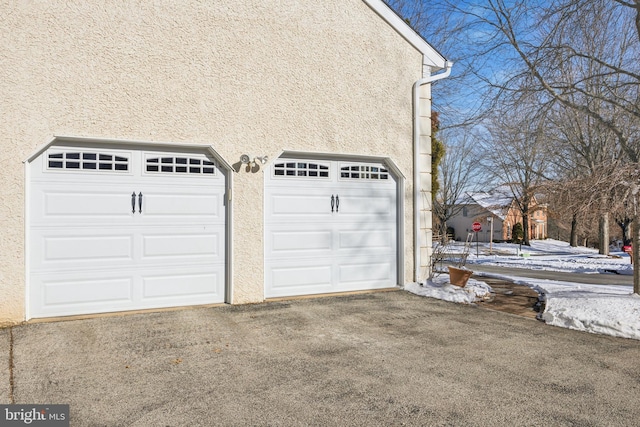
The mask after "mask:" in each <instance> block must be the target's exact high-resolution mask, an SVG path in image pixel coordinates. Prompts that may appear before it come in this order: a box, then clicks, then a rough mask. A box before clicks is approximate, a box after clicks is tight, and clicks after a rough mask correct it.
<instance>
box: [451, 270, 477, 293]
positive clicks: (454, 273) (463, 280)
mask: <svg viewBox="0 0 640 427" xmlns="http://www.w3.org/2000/svg"><path fill="white" fill-rule="evenodd" d="M472 274H473V271H471V270H467V269H462V268H456V267H451V266H449V281H450V282H451V284H452V285H456V286H461V287H463V288H464V287H465V286H466V285H467V282H468V281H469V277H471V275H472Z"/></svg>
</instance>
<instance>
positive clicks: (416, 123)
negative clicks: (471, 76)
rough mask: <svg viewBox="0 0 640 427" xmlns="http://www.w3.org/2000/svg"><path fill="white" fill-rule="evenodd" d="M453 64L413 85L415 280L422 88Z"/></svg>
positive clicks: (417, 272)
mask: <svg viewBox="0 0 640 427" xmlns="http://www.w3.org/2000/svg"><path fill="white" fill-rule="evenodd" d="M452 66H453V62H451V61H446V62H445V65H444V67H445V68H444V71H443V72H442V73H440V74H435V75H433V76H431V75H429V76H426V77H423V78H421V79H420V80H418V81H416V82H415V83H414V84H413V254H414V261H413V262H414V273H413V280H414V282H418V281H419V278H420V250H421V248H422V246H421V242H420V87H421V86H423V85H426V84H429V83H433V82H435V81H436V80H440V79H444V78H446V77H449V74H451V67H452ZM425 67H426V66H425Z"/></svg>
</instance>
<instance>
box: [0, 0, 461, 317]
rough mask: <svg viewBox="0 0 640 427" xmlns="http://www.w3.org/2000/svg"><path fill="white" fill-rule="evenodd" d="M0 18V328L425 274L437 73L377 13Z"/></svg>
mask: <svg viewBox="0 0 640 427" xmlns="http://www.w3.org/2000/svg"><path fill="white" fill-rule="evenodd" d="M7 7H8V10H4V11H3V12H4V13H3V19H2V20H3V25H2V28H0V58H2V67H0V73H1V77H2V78H0V94H1V101H0V106H1V108H2V122H1V124H0V126H1V130H2V132H1V136H0V148H2V170H1V172H0V174H1V182H2V190H3V197H2V203H1V204H0V218H1V220H0V221H1V222H0V224H1V225H0V227H1V228H0V231H1V233H0V235H1V236H2V238H1V239H0V323H1V324H10V323H16V322H20V321H24V320H28V319H31V318H37V317H38V318H40V317H54V316H67V315H78V314H91V313H101V312H114V311H126V310H138V309H156V308H159V307H174V306H185V305H195V304H216V303H229V304H240V303H253V302H261V301H264V300H265V299H269V298H277V297H289V296H294V295H309V294H323V293H333V292H344V291H357V290H368V289H378V288H389V287H395V286H398V285H402V284H404V283H405V282H408V281H415V280H419V279H421V278H424V277H426V275H427V274H428V268H429V267H428V266H429V265H430V262H429V261H430V260H429V246H430V245H429V244H427V242H430V236H431V235H430V233H431V230H430V227H431V224H430V222H429V219H428V218H430V217H431V215H430V206H429V205H428V204H425V205H422V204H418V203H414V201H415V200H423V199H424V200H430V191H431V170H430V160H429V159H430V139H429V138H430V116H431V111H430V110H431V93H430V83H431V82H432V81H433V80H436V79H438V78H443V77H446V76H447V75H448V72H449V69H450V64H449V63H448V62H447V61H446V60H445V58H443V57H442V56H441V55H440V54H439V53H438V52H437V51H436V50H435V49H433V48H432V47H431V46H430V45H429V44H428V43H427V42H426V41H425V40H423V39H422V38H421V37H420V36H419V35H418V34H417V33H415V32H414V31H413V30H412V29H411V28H410V27H409V26H408V25H407V24H406V23H405V22H404V20H403V19H401V18H400V17H399V16H397V15H396V14H395V13H393V12H392V11H391V9H389V8H388V7H387V6H386V4H385V3H384V2H383V1H382V0H323V1H305V2H301V1H293V2H282V1H279V0H278V1H275V0H265V1H260V2H256V1H246V0H215V1H206V2H201V1H195V0H176V1H173V2H147V1H143V0H125V1H107V2H106V3H104V2H102V3H101V4H100V5H99V6H98V5H96V4H95V3H93V2H87V1H84V0H70V1H64V2H56V1H49V2H10V3H9V6H7ZM414 117H415V120H414ZM414 129H415V130H414ZM416 184H417V185H416ZM414 189H415V190H416V191H414ZM423 192H426V193H429V194H428V197H423V195H422V194H421V193H423ZM421 218H423V219H422V220H421Z"/></svg>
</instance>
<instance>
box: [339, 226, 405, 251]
mask: <svg viewBox="0 0 640 427" xmlns="http://www.w3.org/2000/svg"><path fill="white" fill-rule="evenodd" d="M395 234H396V233H395V232H394V230H389V229H388V228H385V229H382V230H366V229H365V230H362V229H360V230H338V250H339V251H342V252H345V251H351V250H358V251H367V253H372V252H379V251H386V252H387V253H389V254H392V253H395Z"/></svg>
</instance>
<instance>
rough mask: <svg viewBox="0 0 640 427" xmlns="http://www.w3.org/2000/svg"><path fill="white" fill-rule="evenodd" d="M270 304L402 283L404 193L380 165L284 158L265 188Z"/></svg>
mask: <svg viewBox="0 0 640 427" xmlns="http://www.w3.org/2000/svg"><path fill="white" fill-rule="evenodd" d="M265 193H266V194H265V216H266V218H265V276H266V277H265V296H266V297H267V298H273V297H283V296H293V295H309V294H321V293H331V292H345V291H355V290H366V289H381V288H388V287H393V286H396V285H397V284H398V279H397V276H398V275H397V238H396V236H397V227H398V225H397V214H396V212H397V187H396V180H395V179H394V177H393V176H392V174H391V173H390V172H389V171H388V170H387V169H386V168H385V167H384V166H383V165H381V164H371V163H358V162H347V161H316V160H301V159H298V160H296V159H278V160H276V161H275V162H274V163H273V164H272V165H271V167H270V170H269V171H268V172H267V177H266V184H265Z"/></svg>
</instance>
